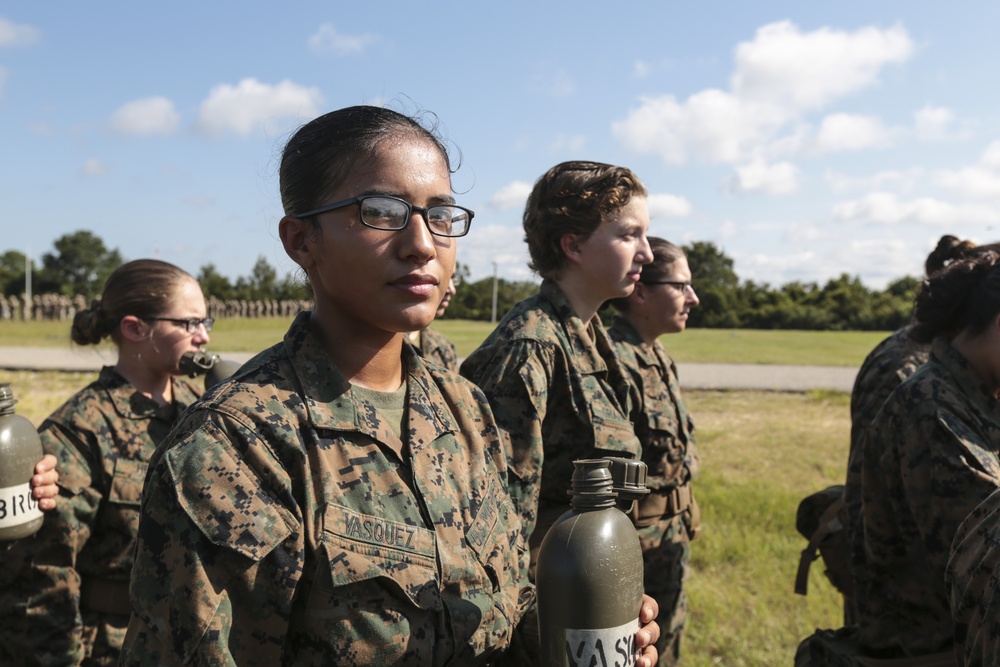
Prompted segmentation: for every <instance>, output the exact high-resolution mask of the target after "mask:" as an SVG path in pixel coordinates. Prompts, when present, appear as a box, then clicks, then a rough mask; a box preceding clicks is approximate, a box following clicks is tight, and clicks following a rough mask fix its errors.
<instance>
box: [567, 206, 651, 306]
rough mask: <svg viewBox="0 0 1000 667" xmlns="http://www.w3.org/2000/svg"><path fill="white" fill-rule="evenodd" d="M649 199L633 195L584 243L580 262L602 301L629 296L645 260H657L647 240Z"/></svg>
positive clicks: (593, 290) (581, 247) (594, 292)
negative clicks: (626, 203) (654, 258)
mask: <svg viewBox="0 0 1000 667" xmlns="http://www.w3.org/2000/svg"><path fill="white" fill-rule="evenodd" d="M648 229H649V203H648V202H647V200H646V198H645V197H633V198H632V200H631V201H629V203H628V205H626V206H625V207H623V208H622V209H620V210H619V211H618V212H617V213H616V214H615V215H614V216H613V217H611V218H609V219H607V220H605V221H604V222H602V223H601V224H600V225H599V226H598V228H597V229H595V230H594V233H593V234H591V235H590V237H588V238H587V239H586V240H584V241H582V242H581V243H580V251H581V256H580V262H579V266H580V267H582V269H583V271H584V273H585V275H586V278H587V283H588V285H589V288H590V293H591V294H592V295H593V296H594V298H595V299H600V300H602V301H604V300H607V299H613V298H616V297H622V296H628V295H629V294H631V293H632V289H633V288H634V287H635V284H636V283H637V282H638V281H639V276H640V275H641V274H642V266H643V264H648V263H649V262H651V261H653V253H652V251H651V250H650V249H649V241H647V240H646V231H647V230H648Z"/></svg>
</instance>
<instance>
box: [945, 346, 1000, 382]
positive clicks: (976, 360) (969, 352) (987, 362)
mask: <svg viewBox="0 0 1000 667" xmlns="http://www.w3.org/2000/svg"><path fill="white" fill-rule="evenodd" d="M990 333H993V332H989V333H987V334H983V335H980V336H975V337H972V336H969V335H968V334H966V333H965V332H964V331H963V332H962V333H960V334H958V335H957V336H955V337H954V338H953V339H952V341H951V346H952V347H953V348H954V349H955V350H957V351H958V353H959V354H961V355H962V356H963V357H965V360H966V361H968V362H969V364H970V365H971V366H972V367H973V368H974V369H975V371H976V373H977V374H978V375H979V377H980V378H982V380H983V382H985V383H986V385H987V386H988V387H989V388H990V390H991V391H993V392H994V393H996V391H997V390H998V389H1000V377H998V376H997V373H996V370H995V367H996V364H997V361H996V359H995V358H994V357H995V356H996V352H995V349H996V345H997V344H998V341H997V336H996V335H990Z"/></svg>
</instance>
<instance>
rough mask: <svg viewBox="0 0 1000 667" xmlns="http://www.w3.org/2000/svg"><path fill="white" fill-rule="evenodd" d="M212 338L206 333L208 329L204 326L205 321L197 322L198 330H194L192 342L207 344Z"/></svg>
mask: <svg viewBox="0 0 1000 667" xmlns="http://www.w3.org/2000/svg"><path fill="white" fill-rule="evenodd" d="M211 340H212V337H211V336H210V335H209V333H208V329H206V328H205V323H204V322H201V323H199V324H198V330H197V331H195V332H194V336H193V337H192V342H195V341H197V344H198V345H208V343H209V342H210V341H211Z"/></svg>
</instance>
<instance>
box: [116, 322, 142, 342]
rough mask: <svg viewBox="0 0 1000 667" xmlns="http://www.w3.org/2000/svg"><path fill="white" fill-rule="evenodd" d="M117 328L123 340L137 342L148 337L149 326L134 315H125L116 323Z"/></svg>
mask: <svg viewBox="0 0 1000 667" xmlns="http://www.w3.org/2000/svg"><path fill="white" fill-rule="evenodd" d="M118 330H119V332H120V333H121V335H122V338H123V339H124V340H127V341H131V342H133V343H138V342H141V341H144V340H146V339H147V338H149V330H150V327H149V325H148V324H146V322H144V321H143V320H140V319H139V318H138V317H136V316H135V315H126V316H125V317H123V318H122V321H121V322H119V323H118Z"/></svg>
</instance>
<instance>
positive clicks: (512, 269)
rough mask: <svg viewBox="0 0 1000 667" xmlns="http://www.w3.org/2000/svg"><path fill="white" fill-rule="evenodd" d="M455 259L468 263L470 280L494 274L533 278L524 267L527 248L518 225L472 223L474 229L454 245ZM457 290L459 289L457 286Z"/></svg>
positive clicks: (526, 266)
mask: <svg viewBox="0 0 1000 667" xmlns="http://www.w3.org/2000/svg"><path fill="white" fill-rule="evenodd" d="M458 254H459V256H458V261H460V262H462V263H463V264H468V265H469V269H470V270H471V272H472V276H471V278H472V280H481V279H483V278H486V277H489V276H492V275H493V262H496V263H497V273H498V274H499V275H501V276H506V277H507V278H509V279H511V280H537V277H536V276H535V275H534V274H533V273H532V271H531V269H529V268H528V247H527V245H526V244H525V243H524V230H523V229H522V228H521V226H520V225H501V224H483V225H476V227H475V232H474V233H472V234H469V235H468V236H465V237H463V238H462V239H461V240H460V241H459V244H458ZM459 289H460V290H461V288H459Z"/></svg>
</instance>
